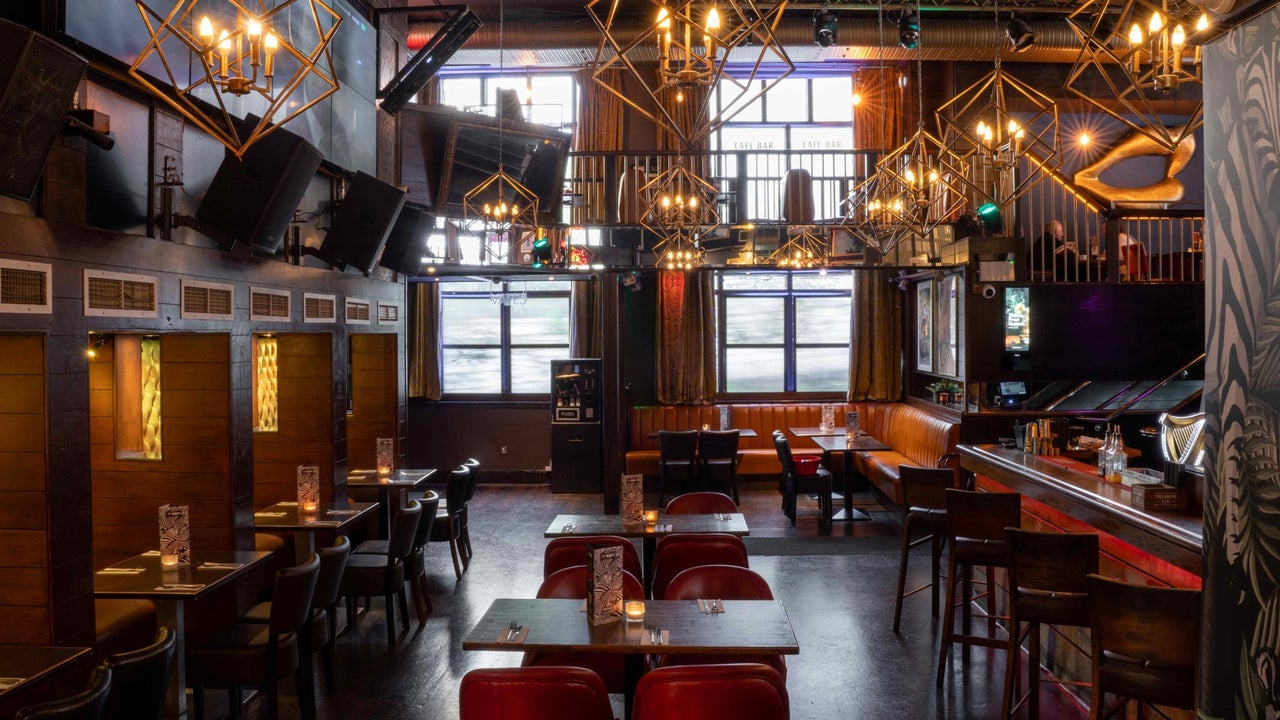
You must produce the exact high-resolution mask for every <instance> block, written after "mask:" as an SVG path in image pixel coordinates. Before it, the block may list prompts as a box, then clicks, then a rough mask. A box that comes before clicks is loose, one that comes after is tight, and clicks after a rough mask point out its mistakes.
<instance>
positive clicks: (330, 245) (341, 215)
mask: <svg viewBox="0 0 1280 720" xmlns="http://www.w3.org/2000/svg"><path fill="white" fill-rule="evenodd" d="M402 207H404V191H403V190H401V189H400V188H398V187H396V186H394V185H388V184H386V183H384V182H382V181H381V180H379V179H378V178H376V177H374V176H372V175H366V174H365V173H362V172H358V173H356V178H355V180H352V181H351V186H350V187H348V188H347V194H346V196H345V197H343V198H342V202H341V203H340V204H339V205H338V209H337V210H335V211H334V213H333V225H332V226H331V227H330V228H329V233H328V234H327V235H325V236H324V241H323V242H321V243H320V257H322V258H324V259H326V260H328V261H330V262H335V263H337V264H341V265H350V266H352V267H354V268H355V269H357V270H359V271H360V272H362V273H365V274H368V272H369V271H370V270H372V269H373V266H374V263H376V262H378V256H379V255H380V254H381V253H382V246H383V245H385V244H386V242H387V236H388V235H389V234H390V233H391V228H392V226H394V225H395V222H396V217H397V216H398V215H399V214H400V208H402Z"/></svg>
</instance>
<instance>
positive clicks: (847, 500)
mask: <svg viewBox="0 0 1280 720" xmlns="http://www.w3.org/2000/svg"><path fill="white" fill-rule="evenodd" d="M809 441H810V442H812V443H813V444H814V445H817V446H818V447H820V448H822V454H823V455H824V456H826V457H827V459H828V460H827V466H828V467H830V465H831V462H830V458H831V455H832V454H834V453H840V454H842V455H844V463H843V464H844V473H843V475H844V493H843V495H844V509H843V510H841V511H840V512H837V513H836V514H835V515H832V516H831V519H832V520H833V521H835V520H841V521H846V522H847V521H852V520H870V519H871V516H870V515H868V514H866V513H864V512H862V511H861V510H859V509H857V508H855V507H854V506H853V497H852V496H853V490H854V477H853V454H854V453H855V452H862V451H863V450H892V449H893V448H891V447H889V446H888V445H886V444H884V443H883V442H882V441H880V440H877V439H876V438H873V437H871V436H870V435H868V434H866V433H862V434H861V435H858V436H857V437H854V438H846V437H845V435H844V433H841V434H840V435H838V436H831V435H815V436H812V437H810V438H809Z"/></svg>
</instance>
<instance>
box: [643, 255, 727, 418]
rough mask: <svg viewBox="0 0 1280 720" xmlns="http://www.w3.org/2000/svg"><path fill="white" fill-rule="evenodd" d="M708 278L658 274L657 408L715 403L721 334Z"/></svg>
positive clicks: (711, 280)
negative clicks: (717, 350) (717, 345)
mask: <svg viewBox="0 0 1280 720" xmlns="http://www.w3.org/2000/svg"><path fill="white" fill-rule="evenodd" d="M714 282H715V279H714V276H713V275H712V274H711V273H709V272H688V273H683V272H660V273H658V328H657V332H658V343H657V345H658V368H657V372H658V402H660V403H663V404H664V405H703V404H707V403H711V402H713V401H714V400H715V388H716V331H715V321H714V318H715V304H714V302H715V301H714V296H713V294H712V287H713V285H714Z"/></svg>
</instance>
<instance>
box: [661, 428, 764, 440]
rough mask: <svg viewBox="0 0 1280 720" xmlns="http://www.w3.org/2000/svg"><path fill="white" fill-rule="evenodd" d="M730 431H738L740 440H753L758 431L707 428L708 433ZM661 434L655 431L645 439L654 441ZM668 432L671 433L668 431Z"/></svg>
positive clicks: (752, 429) (751, 429)
mask: <svg viewBox="0 0 1280 720" xmlns="http://www.w3.org/2000/svg"><path fill="white" fill-rule="evenodd" d="M689 430H695V431H696V430H698V428H689ZM689 430H676V431H675V432H689ZM730 430H737V431H738V437H740V438H752V437H756V431H755V429H754V428H726V429H724V430H719V429H716V428H707V432H729V431H730ZM659 432H661V431H659V430H655V431H653V432H651V433H648V434H647V435H645V437H647V438H649V439H650V440H652V439H654V438H656V437H658V433H659ZM668 432H670V431H668Z"/></svg>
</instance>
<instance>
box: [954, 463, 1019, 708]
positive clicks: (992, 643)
mask: <svg viewBox="0 0 1280 720" xmlns="http://www.w3.org/2000/svg"><path fill="white" fill-rule="evenodd" d="M1021 523H1022V496H1021V495H1020V494H1018V493H987V492H978V491H970V490H956V489H953V488H948V489H947V552H948V558H947V597H946V601H945V603H944V605H943V608H944V609H945V610H946V614H945V615H944V616H943V618H942V642H941V643H940V645H941V647H940V648H939V650H938V678H937V682H938V687H942V680H943V672H944V671H945V670H946V666H947V658H949V657H951V645H952V643H957V642H958V643H961V644H963V645H965V646H966V647H965V649H966V651H967V650H968V646H970V645H981V646H983V647H994V648H1000V649H1004V648H1005V647H1007V643H1006V641H1004V640H1001V639H999V638H997V637H995V636H994V628H995V615H994V614H992V610H993V609H994V606H995V604H994V602H992V600H993V598H994V588H995V578H994V577H992V575H993V572H992V570H993V569H994V568H1007V567H1009V548H1008V546H1007V545H1006V544H1005V539H1004V530H1005V528H1009V527H1014V528H1016V527H1019V526H1020V525H1021ZM977 566H986V568H987V580H986V585H987V588H986V592H985V593H984V594H985V595H986V596H987V608H988V613H987V617H988V620H989V621H990V622H989V623H988V625H989V627H990V628H991V630H992V631H993V633H992V634H989V635H974V634H972V630H971V628H970V625H971V623H972V618H973V601H974V600H976V599H978V598H977V597H973V596H972V595H973V591H972V584H973V568H974V567H977ZM961 575H963V585H964V593H963V594H964V597H962V598H959V599H958V600H957V598H956V583H957V580H961ZM979 597H981V596H979ZM957 603H959V605H960V613H961V619H962V625H961V631H960V632H956V631H955V616H956V612H955V611H956V605H957Z"/></svg>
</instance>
